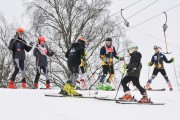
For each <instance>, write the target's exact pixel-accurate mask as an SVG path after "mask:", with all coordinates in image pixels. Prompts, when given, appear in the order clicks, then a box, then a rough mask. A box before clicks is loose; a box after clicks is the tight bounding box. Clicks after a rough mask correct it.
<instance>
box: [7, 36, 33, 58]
mask: <svg viewBox="0 0 180 120" xmlns="http://www.w3.org/2000/svg"><path fill="white" fill-rule="evenodd" d="M8 48H9V50H12V52H13V54H12V56H13V59H21V60H25V58H26V54H25V51H27V52H29V51H30V50H31V49H32V47H30V46H28V45H27V43H26V41H25V40H23V39H21V38H18V37H17V36H14V38H13V39H11V41H10V43H9V46H8Z"/></svg>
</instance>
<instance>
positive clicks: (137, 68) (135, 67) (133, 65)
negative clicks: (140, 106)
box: [120, 45, 150, 103]
mask: <svg viewBox="0 0 180 120" xmlns="http://www.w3.org/2000/svg"><path fill="white" fill-rule="evenodd" d="M128 52H129V54H130V57H131V58H130V63H129V64H128V65H127V67H126V69H127V75H126V76H125V77H124V78H123V79H122V81H121V84H122V86H123V90H124V93H125V95H124V96H123V97H121V98H120V99H121V100H125V101H126V100H127V101H128V100H132V99H133V97H132V95H131V93H130V89H129V87H128V86H127V83H129V82H131V81H132V83H133V84H134V85H135V86H136V87H137V88H138V90H139V91H140V93H141V95H142V96H143V97H142V98H141V99H140V100H139V102H141V103H148V102H150V100H149V99H148V96H147V93H146V90H145V89H144V88H143V87H142V86H141V85H140V83H139V77H140V72H141V69H142V64H141V58H142V55H141V53H140V52H138V46H137V45H130V46H129V47H128Z"/></svg>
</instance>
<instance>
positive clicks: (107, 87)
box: [105, 85, 113, 91]
mask: <svg viewBox="0 0 180 120" xmlns="http://www.w3.org/2000/svg"><path fill="white" fill-rule="evenodd" d="M105 90H107V91H112V90H113V88H112V87H111V86H110V85H108V86H105Z"/></svg>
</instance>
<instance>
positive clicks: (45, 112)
mask: <svg viewBox="0 0 180 120" xmlns="http://www.w3.org/2000/svg"><path fill="white" fill-rule="evenodd" d="M57 92H58V91H57V90H22V89H17V90H11V89H0V120H179V119H180V110H179V109H180V93H179V92H177V91H173V92H170V91H165V92H148V95H149V96H150V97H151V99H152V101H154V102H163V103H166V104H165V105H163V106H153V105H122V104H116V103H115V102H112V101H100V100H95V99H88V98H87V99H86V98H83V99H82V98H70V97H63V98H62V97H45V96H44V93H57ZM82 93H84V94H86V95H88V92H87V91H82ZM90 93H91V95H93V91H90ZM132 94H133V95H135V96H136V98H137V99H140V98H141V95H140V94H139V92H138V91H134V92H132ZM98 95H100V96H106V95H108V96H109V97H112V98H113V97H114V96H115V92H99V93H98ZM122 95H123V93H122V91H120V92H119V95H118V97H119V96H122Z"/></svg>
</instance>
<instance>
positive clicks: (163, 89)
mask: <svg viewBox="0 0 180 120" xmlns="http://www.w3.org/2000/svg"><path fill="white" fill-rule="evenodd" d="M165 90H166V89H165V88H162V89H151V90H148V91H165Z"/></svg>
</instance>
